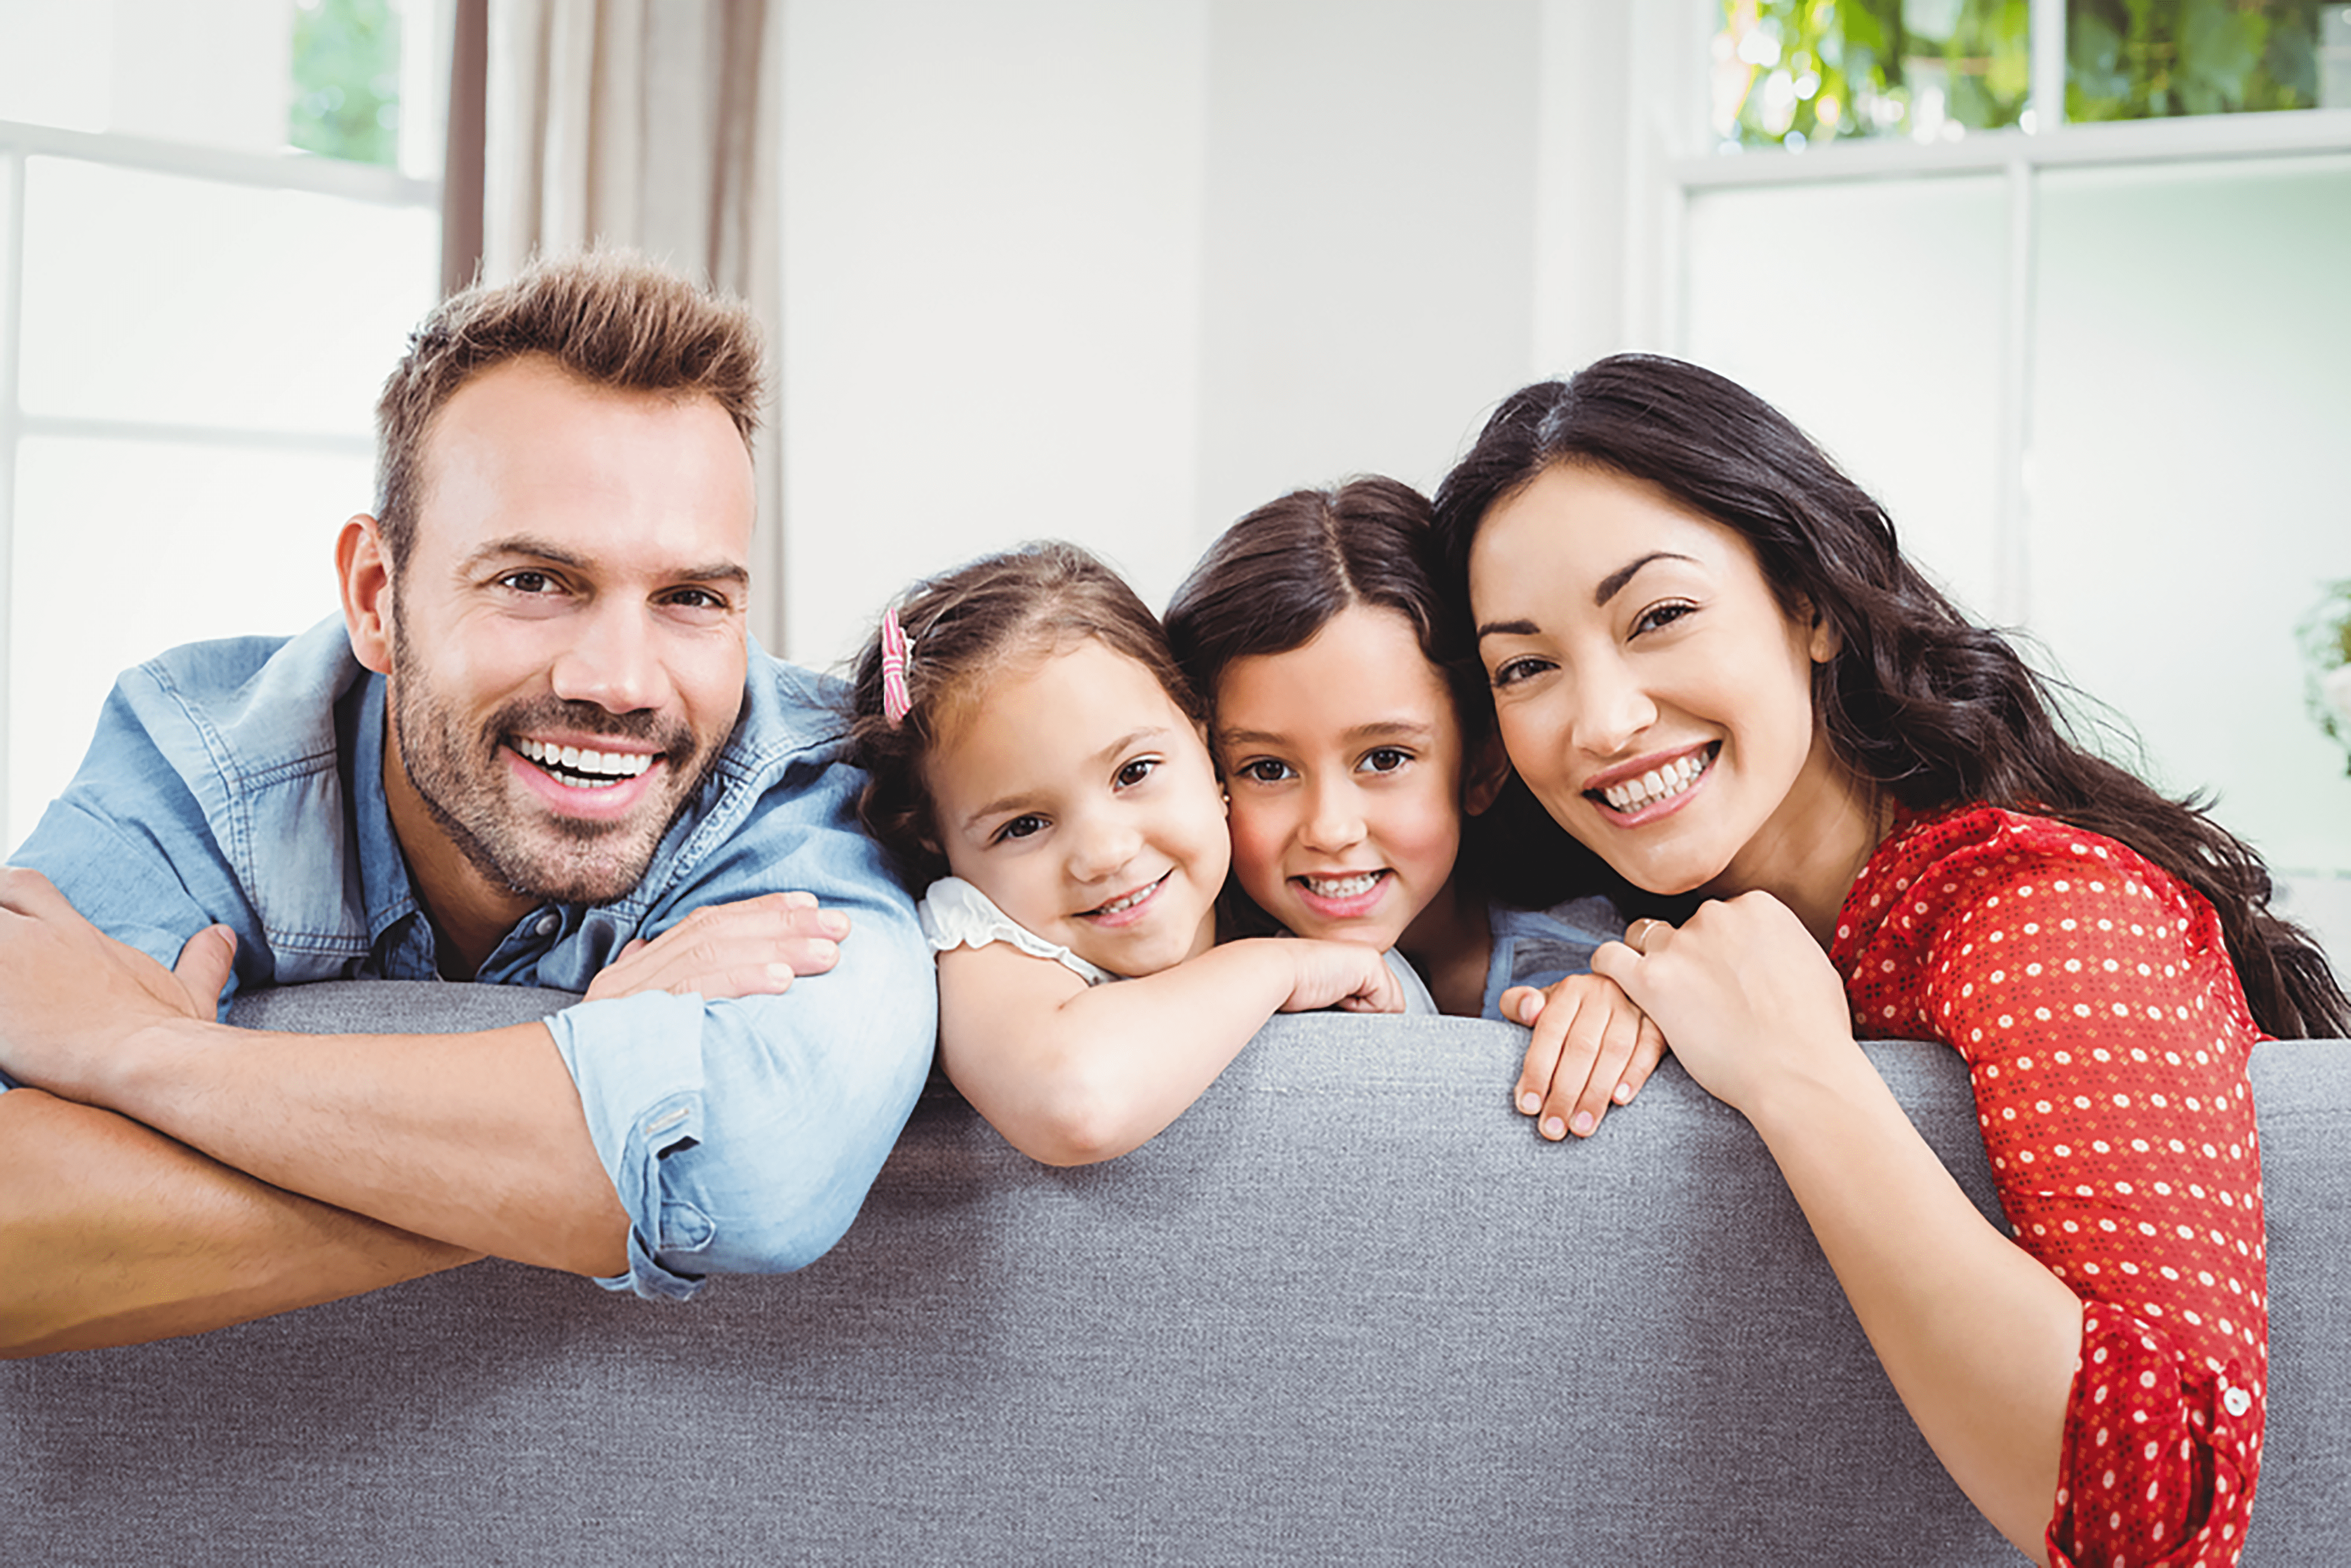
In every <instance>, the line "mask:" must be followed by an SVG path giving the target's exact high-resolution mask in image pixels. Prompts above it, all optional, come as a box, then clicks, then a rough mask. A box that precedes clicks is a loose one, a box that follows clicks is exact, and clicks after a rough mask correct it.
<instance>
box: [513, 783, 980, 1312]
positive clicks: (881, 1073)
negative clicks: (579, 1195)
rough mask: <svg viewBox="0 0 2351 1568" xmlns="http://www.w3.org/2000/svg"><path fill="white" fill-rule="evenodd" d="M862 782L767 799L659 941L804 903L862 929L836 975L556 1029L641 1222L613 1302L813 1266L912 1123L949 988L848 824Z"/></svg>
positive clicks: (617, 1179) (844, 950)
mask: <svg viewBox="0 0 2351 1568" xmlns="http://www.w3.org/2000/svg"><path fill="white" fill-rule="evenodd" d="M861 777H862V776H861V775H858V774H856V773H854V771H853V770H851V769H847V768H841V767H838V766H835V767H831V768H822V769H820V770H818V771H817V772H816V773H815V775H814V777H810V776H809V775H807V774H801V775H799V776H797V777H796V778H795V779H792V780H791V781H790V783H789V785H788V786H787V787H785V788H781V789H776V790H771V791H770V792H769V793H768V795H767V796H766V798H765V800H764V802H763V804H762V805H761V807H760V809H759V810H758V813H757V814H756V815H755V816H754V817H753V818H752V819H751V820H750V821H747V823H745V824H744V828H743V831H740V832H737V833H735V834H732V835H729V836H728V837H727V839H726V843H725V847H724V848H723V850H721V851H720V852H718V853H717V854H716V856H715V857H714V859H713V861H712V862H710V863H708V864H707V865H705V867H704V868H703V872H704V874H703V875H702V876H700V877H697V878H696V879H695V882H694V884H693V885H692V886H691V887H689V888H687V889H685V890H684V891H683V892H681V893H680V894H678V895H676V896H675V898H674V900H673V901H671V903H672V905H673V906H672V907H671V908H670V909H669V910H668V911H667V912H666V913H665V914H664V915H663V916H661V917H660V918H659V919H657V920H656V921H654V922H653V925H654V926H655V927H658V926H661V925H666V924H668V923H669V922H670V921H672V920H674V919H676V918H682V917H683V915H684V913H685V912H686V911H687V910H688V909H690V908H692V907H695V906H696V905H699V904H712V903H720V902H725V901H727V900H730V899H738V898H747V897H750V896H753V895H756V894H763V893H769V892H775V891H781V890H787V889H794V888H798V889H804V890H806V891H808V892H810V893H813V894H816V896H817V898H818V899H819V900H820V902H821V903H822V904H825V905H826V906H827V907H829V908H834V909H839V910H841V911H843V912H844V913H846V914H848V915H849V916H850V920H851V923H852V925H851V930H850V934H849V936H847V937H846V938H845V939H844V940H843V941H842V942H841V956H840V960H839V962H838V963H837V964H836V965H835V966H834V967H832V968H831V969H830V970H828V971H827V972H825V973H823V974H821V975H808V976H802V977H799V978H798V979H796V980H794V981H793V982H792V985H791V988H790V989H789V990H787V991H785V992H784V993H783V994H782V995H780V996H764V997H747V998H739V999H733V1000H716V1001H705V1000H704V999H703V998H699V997H694V996H686V997H674V996H669V995H666V994H653V995H647V996H637V997H630V998H621V999H618V1000H613V1001H595V1002H583V1003H581V1004H580V1005H578V1006H576V1007H572V1008H569V1009H565V1010H564V1011H563V1012H561V1013H559V1014H558V1015H556V1016H555V1017H554V1018H552V1019H549V1028H550V1030H552V1031H553V1033H554V1035H555V1040H556V1044H557V1046H558V1048H559V1050H560V1051H561V1052H562V1055H563V1060H564V1062H565V1064H566V1065H567V1066H568V1067H569V1069H570V1071H571V1076H572V1080H573V1082H574V1083H575V1084H576V1085H577V1087H578V1089H579V1092H580V1104H581V1107H582V1108H583V1110H584V1111H585V1113H586V1115H587V1121H588V1126H589V1130H590V1134H592V1136H593V1137H594V1140H595V1144H596V1148H597V1152H598V1153H599V1154H600V1155H601V1156H602V1159H603V1162H604V1168H605V1170H606V1171H607V1172H608V1173H609V1174H610V1175H611V1178H612V1185H613V1187H614V1188H615V1190H616V1191H617V1192H618V1193H619V1194H620V1197H621V1201H622V1205H623V1206H624V1207H626V1208H627V1209H628V1213H629V1266H630V1271H629V1272H628V1273H627V1274H626V1275H622V1276H617V1277H615V1278H612V1279H610V1280H606V1281H603V1283H604V1284H605V1285H606V1286H608V1287H609V1288H611V1289H613V1290H633V1291H636V1293H637V1294H639V1295H642V1296H649V1297H657V1298H663V1299H669V1300H683V1299H684V1298H685V1297H687V1296H689V1295H691V1294H693V1293H694V1291H695V1290H696V1289H697V1288H698V1287H699V1285H700V1282H701V1280H702V1278H703V1276H705V1275H706V1274H712V1273H770V1274H772V1273H787V1272H789V1271H791V1270H796V1269H799V1268H802V1267H804V1266H806V1265H807V1264H809V1263H810V1262H813V1261H814V1260H816V1259H817V1258H819V1257H820V1256H821V1255H822V1254H823V1253H824V1252H825V1250H826V1249H829V1248H830V1247H831V1246H832V1244H833V1243H834V1242H835V1241H837V1240H839V1239H841V1234H842V1232H844V1231H845V1230H847V1229H848V1228H849V1224H850V1222H851V1221H852V1219H854V1218H856V1216H857V1210H858V1208H859V1207H860V1206H861V1205H862V1203H863V1202H864V1198H865V1193H866V1189H867V1188H868V1187H869V1186H872V1182H873V1178H874V1176H876V1175H877V1174H878V1173H879V1172H880V1170H881V1168H882V1164H883V1160H884V1159H886V1158H887V1157H888V1156H889V1153H890V1149H891V1146H892V1145H893V1144H894V1143H895V1142H896V1140H897V1136H898V1134H899V1132H900V1130H901V1129H902V1128H904V1125H905V1123H906V1118H907V1116H908V1115H909V1114H910V1113H912V1111H913V1110H914V1101H915V1098H916V1096H917V1095H919V1094H920V1092H921V1091H922V1087H923V1082H924V1080H925V1077H926V1076H927V1075H928V1073H929V1071H930V1061H931V1047H932V1042H933V1040H935V1036H936V1033H937V1028H938V983H937V979H936V972H935V967H934V966H933V964H932V960H931V953H930V947H929V945H928V944H927V943H925V940H924V939H923V935H922V931H921V928H920V926H919V925H917V923H916V921H915V917H914V904H913V901H912V900H911V899H909V898H908V897H907V896H906V894H904V891H903V890H902V889H901V888H900V887H899V886H898V884H897V883H896V881H895V879H894V878H893V876H892V875H891V873H890V872H889V869H888V867H887V865H886V863H885V862H883V857H882V853H881V851H880V850H879V849H878V848H877V847H876V846H875V845H874V844H873V842H872V840H870V839H868V838H867V837H866V836H865V835H864V834H863V833H862V831H859V830H858V829H857V827H856V824H855V819H854V817H853V815H852V813H851V810H850V802H851V800H853V785H854V783H855V782H856V781H857V780H858V779H860V778H861ZM647 934H648V935H650V934H652V933H651V930H650V929H649V930H648V933H647Z"/></svg>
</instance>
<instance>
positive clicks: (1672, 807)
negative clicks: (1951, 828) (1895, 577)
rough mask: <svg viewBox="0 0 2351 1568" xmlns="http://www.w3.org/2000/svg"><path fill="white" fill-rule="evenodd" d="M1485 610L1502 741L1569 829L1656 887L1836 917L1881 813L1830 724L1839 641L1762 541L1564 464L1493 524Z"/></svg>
mask: <svg viewBox="0 0 2351 1568" xmlns="http://www.w3.org/2000/svg"><path fill="white" fill-rule="evenodd" d="M1469 597H1470V604H1471V609H1472V611H1473V612H1474V614H1475V616H1476V620H1477V624H1478V632H1479V658H1480V660H1481V661H1482V662H1483V663H1484V664H1485V666H1486V670H1487V673H1488V675H1489V679H1490V680H1491V683H1492V685H1493V688H1494V706H1495V713H1496V716H1497V719H1498V720H1499V725H1500V728H1501V732H1502V739H1503V743H1504V744H1505V745H1506V746H1507V747H1509V749H1510V759H1511V762H1512V764H1513V765H1514V766H1515V767H1516V768H1518V771H1519V774H1520V777H1521V778H1523V779H1525V780H1526V782H1527V786H1528V788H1529V789H1531V790H1533V791H1534V793H1535V796H1536V798H1537V799H1538V800H1541V801H1542V803H1543V805H1544V807H1545V809H1547V810H1549V811H1550V812H1551V814H1552V816H1553V817H1554V818H1556V819H1557V820H1558V821H1559V822H1560V825H1561V826H1562V827H1564V828H1566V829H1567V831H1569V832H1571V833H1573V834H1574V835H1575V836H1576V837H1577V838H1578V839H1581V840H1582V841H1583V842H1584V843H1585V844H1586V845H1587V846H1589V847H1590V848H1591V849H1592V850H1593V851H1594V852H1596V853H1598V854H1599V855H1600V856H1601V858H1602V859H1604V860H1605V861H1607V862H1609V864H1610V865H1612V866H1614V868H1615V869H1616V871H1617V872H1618V873H1621V874H1622V875H1624V876H1625V878H1626V879H1628V880H1629V881H1631V882H1632V883H1635V885H1636V886H1639V887H1643V888H1646V889H1647V890H1649V891H1650V892H1652V893H1660V894H1682V893H1693V892H1706V893H1738V892H1743V891H1745V890H1747V889H1749V888H1762V889H1765V890H1767V891H1770V892H1773V893H1775V894H1779V895H1780V896H1781V897H1782V898H1783V899H1785V900H1786V901H1787V902H1789V903H1791V904H1794V905H1796V906H1797V907H1799V908H1802V909H1810V908H1811V907H1812V906H1813V905H1814V904H1818V903H1820V902H1822V901H1826V902H1827V903H1828V905H1829V907H1830V908H1831V909H1832V910H1833V909H1834V906H1835V900H1836V898H1838V897H1840V896H1842V894H1843V891H1844V882H1848V881H1850V880H1851V873H1852V871H1853V868H1854V863H1855V862H1854V861H1853V858H1852V856H1851V855H1849V854H1845V853H1843V852H1832V851H1836V850H1837V848H1838V846H1839V845H1841V844H1842V841H1843V839H1844V837H1845V836H1847V835H1846V832H1845V830H1846V829H1847V828H1852V829H1853V830H1854V832H1855V834H1857V835H1859V836H1858V837H1856V838H1855V843H1856V844H1860V843H1862V842H1863V841H1865V840H1866V839H1868V833H1869V829H1868V823H1869V822H1870V821H1872V820H1873V819H1872V818H1871V817H1870V814H1869V813H1868V811H1867V810H1865V807H1864V804H1863V802H1861V801H1860V800H1858V799H1857V792H1856V789H1855V784H1854V781H1853V779H1851V777H1850V775H1849V774H1847V773H1846V772H1845V770H1844V768H1841V767H1839V766H1838V764H1837V763H1836V761H1835V758H1834V755H1833V754H1832V753H1831V751H1830V749H1829V746H1828V741H1827V737H1826V736H1825V734H1824V733H1823V731H1822V729H1821V727H1820V726H1819V724H1818V723H1817V722H1816V720H1815V718H1814V716H1813V695H1812V683H1813V666H1814V664H1816V663H1818V662H1820V661H1823V660H1825V659H1827V658H1829V657H1831V656H1832V655H1833V654H1834V653H1835V651H1836V645H1837V644H1836V638H1835V634H1834V632H1832V631H1831V630H1830V629H1829V628H1828V627H1827V625H1826V624H1825V623H1824V622H1820V621H1819V620H1818V619H1817V618H1815V617H1813V616H1812V615H1811V614H1810V613H1809V611H1808V610H1807V611H1805V612H1803V613H1801V614H1799V613H1792V612H1791V611H1790V609H1789V608H1788V607H1786V606H1783V605H1782V603H1781V601H1780V600H1779V598H1778V596H1777V595H1775V594H1774V593H1773V592H1772V591H1771V585H1770V584H1769V583H1768V582H1767V581H1766V580H1764V576H1763V571H1762V568H1761V565H1760V564H1759V563H1758V562H1757V560H1756V559H1755V553H1754V551H1753V550H1752V549H1750V547H1749V546H1748V544H1747V542H1746V540H1745V539H1743V538H1740V536H1739V535H1738V534H1736V533H1734V532H1733V531H1732V530H1730V529H1729V528H1725V527H1723V526H1722V525H1721V524H1719V523H1717V522H1715V521H1713V520H1712V519H1711V518H1708V517H1700V516H1698V515H1697V514H1695V513H1693V512H1690V511H1687V510H1685V509H1684V508H1682V507H1679V506H1678V505H1677V504H1675V503H1673V502H1672V501H1669V500H1668V499H1667V497H1665V495H1664V494H1663V493H1662V492H1660V491H1658V490H1656V489H1655V488H1654V487H1652V486H1648V485H1646V484H1644V483H1642V482H1640V481H1637V480H1634V479H1630V478H1627V477H1625V476H1623V475H1620V474H1617V473H1615V472H1614V471H1613V470H1609V469H1604V468H1598V467H1593V466H1589V465H1573V464H1561V465H1553V466H1552V467H1550V468H1547V469H1545V470H1544V471H1543V472H1542V473H1541V474H1540V475H1538V476H1536V477H1535V478H1534V479H1533V480H1532V481H1531V482H1530V483H1528V484H1527V485H1525V486H1522V487H1521V488H1520V489H1519V490H1518V491H1516V492H1515V493H1513V494H1511V495H1510V496H1508V497H1504V498H1503V499H1502V500H1501V501H1499V502H1498V503H1496V504H1495V506H1494V507H1493V508H1492V509H1491V510H1490V511H1489V513H1488V514H1487V517H1486V520H1485V522H1484V524H1483V526H1482V527H1481V528H1479V533H1478V537H1477V541H1476V543H1475V545H1474V546H1473V547H1472V548H1471V550H1470V554H1469ZM1840 878H1842V879H1843V880H1842V881H1839V880H1837V879H1840ZM1832 881H1836V882H1837V885H1836V886H1835V887H1834V889H1832V888H1831V887H1830V886H1829V885H1828V884H1829V883H1830V882H1832ZM1815 884H1818V885H1815Z"/></svg>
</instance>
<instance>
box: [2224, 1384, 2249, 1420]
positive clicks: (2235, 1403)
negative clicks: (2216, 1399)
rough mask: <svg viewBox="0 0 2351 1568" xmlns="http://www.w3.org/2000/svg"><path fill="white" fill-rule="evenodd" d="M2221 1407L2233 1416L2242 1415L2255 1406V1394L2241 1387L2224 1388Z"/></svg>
mask: <svg viewBox="0 0 2351 1568" xmlns="http://www.w3.org/2000/svg"><path fill="white" fill-rule="evenodd" d="M2220 1407H2221V1408H2222V1409H2224V1410H2226V1411H2227V1412H2228V1413H2229V1414H2230V1415H2231V1416H2241V1415H2243V1414H2244V1413H2245V1412H2246V1411H2248V1410H2250V1409H2252V1407H2253V1396H2252V1395H2250V1394H2248V1393H2246V1392H2245V1391H2244V1390H2243V1389H2241V1388H2230V1389H2224V1390H2222V1391H2221V1394H2220Z"/></svg>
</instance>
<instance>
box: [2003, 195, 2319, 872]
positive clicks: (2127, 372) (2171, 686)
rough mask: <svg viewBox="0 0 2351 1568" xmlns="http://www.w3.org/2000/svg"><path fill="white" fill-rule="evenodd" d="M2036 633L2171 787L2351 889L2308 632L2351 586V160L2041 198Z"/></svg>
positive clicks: (2287, 859) (2288, 863) (2286, 863)
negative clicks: (2345, 584) (2350, 296)
mask: <svg viewBox="0 0 2351 1568" xmlns="http://www.w3.org/2000/svg"><path fill="white" fill-rule="evenodd" d="M2040 211H2041V223H2040V246H2039V258H2040V276H2039V282H2038V310H2037V329H2036V333H2035V342H2034V364H2035V376H2036V384H2035V387H2034V392H2033V409H2034V424H2035V428H2034V436H2033V446H2034V482H2033V486H2032V542H2031V548H2032V578H2033V593H2032V604H2033V622H2034V627H2035V630H2036V631H2038V632H2040V633H2041V634H2042V635H2043V637H2044V638H2045V639H2046V641H2047V643H2048V644H2049V647H2050V650H2051V651H2052V652H2053V653H2054V654H2055V655H2056V656H2057V658H2058V660H2059V661H2060V662H2061V663H2062V664H2063V665H2064V668H2065V670H2066V672H2067V673H2068V674H2069V675H2070V676H2071V677H2072V678H2073V679H2074V682H2075V683H2076V684H2077V685H2081V686H2082V687H2083V688H2085V690H2087V691H2088V692H2089V693H2091V694H2092V695H2095V696H2096V697H2098V698H2100V699H2102V700H2104V701H2105V702H2107V703H2109V704H2111V705H2113V706H2115V707H2116V708H2117V709H2119V710H2120V712H2121V713H2122V715H2123V716H2125V717H2126V719H2128V720H2129V721H2130V723H2131V724H2132V725H2133V726H2135V727H2137V730H2138V731H2139V733H2140V735H2141V737H2142V738H2143V739H2144V740H2145V742H2146V744H2147V753H2148V756H2147V762H2148V764H2149V767H2150V768H2151V769H2152V770H2153V771H2154V773H2155V774H2156V775H2157V776H2158V778H2159V779H2160V780H2161V781H2162V782H2163V783H2164V784H2165V785H2166V786H2167V787H2168V788H2170V789H2173V790H2174V791H2183V790H2187V789H2196V788H2206V787H2209V788H2211V789H2217V790H2218V791H2219V795H2220V805H2219V810H2218V813H2217V814H2218V815H2219V817H2220V821H2223V822H2224V823H2226V824H2227V825H2228V826H2229V827H2230V828H2231V829H2232V830H2233V831H2237V832H2239V833H2241V834H2243V835H2245V836H2247V837H2248V838H2250V839H2252V841H2254V842H2255V843H2256V844H2257V845H2258V846H2259V847H2260V848H2261V849H2262V852H2264V854H2265V855H2266V856H2267V857H2268V858H2269V859H2270V860H2271V862H2273V864H2275V865H2278V866H2281V867H2285V868H2334V869H2338V870H2339V869H2344V868H2351V780H2346V779H2345V777H2344V772H2343V756H2342V753H2341V751H2340V750H2339V749H2337V748H2336V747H2334V746H2333V745H2332V744H2330V743H2329V742H2328V741H2327V740H2326V738H2325V736H2324V735H2322V734H2321V733H2320V731H2319V730H2318V728H2317V727H2316V725H2315V724H2314V722H2313V721H2312V720H2311V719H2310V717H2309V716H2308V715H2307V713H2306V712H2305V710H2304V703H2303V669H2302V665H2301V663H2300V657H2299V653H2298V651H2297V649H2296V647H2295V643H2294V627H2295V625H2296V623H2297V622H2300V621H2301V620H2302V619H2303V617H2304V615H2305V614H2306V613H2308V612H2310V611H2311V610H2312V609H2313V608H2314V606H2315V604H2316V603H2317V601H2318V596H2319V592H2320V590H2321V587H2322V585H2323V584H2324V583H2325V582H2326V581H2328V580H2334V579H2340V578H2345V577H2351V520H2346V510H2351V509H2347V508H2346V494H2351V459H2347V458H2346V453H2351V438H2347V437H2346V433H2351V303H2346V292H2345V282H2346V277H2351V270H2346V262H2351V158H2342V157H2329V158H2308V159H2298V160H2277V161H2269V162H2228V163H2213V164H2204V165H2189V166H2178V165H2174V166H2169V167H2164V168H2146V169H2120V170H2069V171H2062V172H2050V173H2047V174H2044V175H2043V176H2042V179H2041V184H2040Z"/></svg>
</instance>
